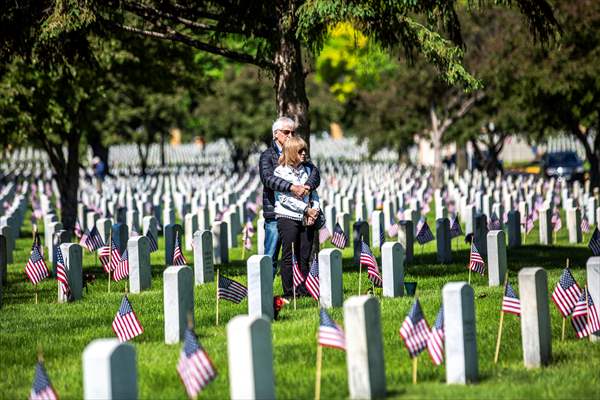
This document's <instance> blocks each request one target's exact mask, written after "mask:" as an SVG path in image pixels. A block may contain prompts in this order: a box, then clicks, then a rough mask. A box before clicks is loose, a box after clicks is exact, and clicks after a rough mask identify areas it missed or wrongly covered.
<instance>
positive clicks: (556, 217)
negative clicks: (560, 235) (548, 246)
mask: <svg viewBox="0 0 600 400" xmlns="http://www.w3.org/2000/svg"><path fill="white" fill-rule="evenodd" d="M550 222H551V223H552V231H553V232H558V231H560V230H561V228H562V220H561V219H560V213H559V212H558V211H555V212H554V214H552V219H551V220H550Z"/></svg>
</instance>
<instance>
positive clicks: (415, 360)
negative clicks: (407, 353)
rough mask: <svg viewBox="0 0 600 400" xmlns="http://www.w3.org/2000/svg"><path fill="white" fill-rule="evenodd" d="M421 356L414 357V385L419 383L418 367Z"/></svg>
mask: <svg viewBox="0 0 600 400" xmlns="http://www.w3.org/2000/svg"><path fill="white" fill-rule="evenodd" d="M418 362H419V357H417V356H414V357H413V359H412V383H413V385H416V384H417V367H418V365H419V364H418Z"/></svg>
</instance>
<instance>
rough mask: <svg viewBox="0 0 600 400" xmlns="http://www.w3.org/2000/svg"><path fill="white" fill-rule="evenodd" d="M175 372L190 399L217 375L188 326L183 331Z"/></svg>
mask: <svg viewBox="0 0 600 400" xmlns="http://www.w3.org/2000/svg"><path fill="white" fill-rule="evenodd" d="M177 373H178V374H179V377H180V378H181V381H182V382H183V386H185V391H186V392H187V394H188V396H189V397H190V399H195V398H196V397H197V396H198V394H199V393H200V392H201V391H202V389H204V388H205V387H206V386H207V385H208V384H209V383H210V382H212V381H213V380H214V379H215V378H216V377H217V370H216V369H215V367H214V365H213V363H212V361H211V360H210V358H209V357H208V354H207V353H206V351H205V350H204V348H202V346H201V345H200V343H199V342H198V338H197V336H196V334H195V333H194V332H193V331H192V330H191V329H189V328H188V329H186V331H185V333H184V342H183V349H182V350H181V355H180V356H179V362H178V363H177Z"/></svg>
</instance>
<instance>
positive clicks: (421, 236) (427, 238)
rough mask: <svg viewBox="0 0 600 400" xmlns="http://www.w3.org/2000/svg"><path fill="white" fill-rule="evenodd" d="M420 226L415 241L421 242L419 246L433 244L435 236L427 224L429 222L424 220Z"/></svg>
mask: <svg viewBox="0 0 600 400" xmlns="http://www.w3.org/2000/svg"><path fill="white" fill-rule="evenodd" d="M419 225H420V228H419V230H418V232H417V236H416V237H415V239H416V240H417V242H419V244H425V243H428V242H431V241H432V240H433V239H435V238H434V236H433V232H431V229H430V228H429V225H428V224H427V221H425V220H422V221H421V223H420V224H419Z"/></svg>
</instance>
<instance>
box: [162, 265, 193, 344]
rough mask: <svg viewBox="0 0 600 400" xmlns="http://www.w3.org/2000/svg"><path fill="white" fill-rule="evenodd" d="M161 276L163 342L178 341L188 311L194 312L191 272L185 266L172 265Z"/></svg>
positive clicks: (180, 337) (186, 319) (183, 328)
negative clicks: (163, 317)
mask: <svg viewBox="0 0 600 400" xmlns="http://www.w3.org/2000/svg"><path fill="white" fill-rule="evenodd" d="M163 278H164V289H163V292H164V293H163V296H164V316H165V343H166V344H174V343H179V341H180V340H181V339H183V334H184V333H185V328H186V326H187V321H188V313H191V314H192V316H193V314H194V277H193V272H192V269H191V268H190V267H187V266H172V267H168V268H167V269H165V272H164V273H163Z"/></svg>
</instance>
